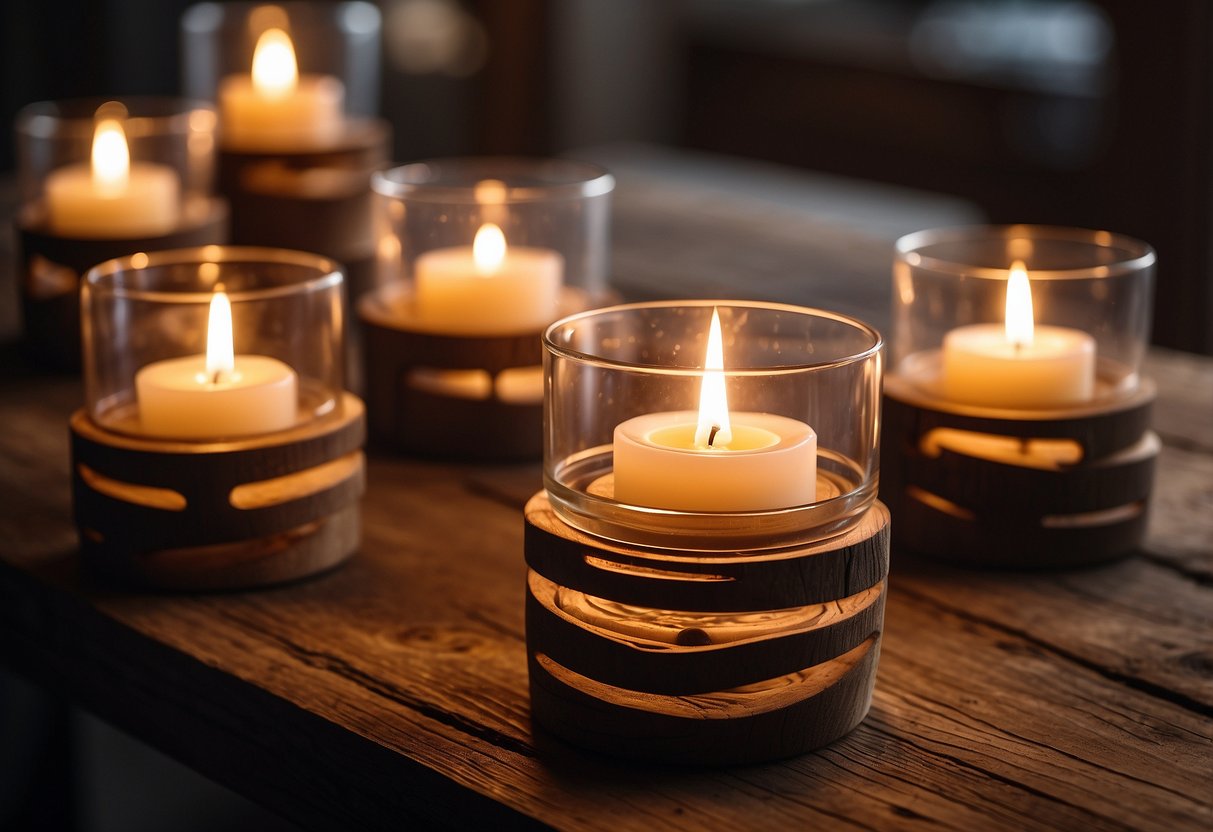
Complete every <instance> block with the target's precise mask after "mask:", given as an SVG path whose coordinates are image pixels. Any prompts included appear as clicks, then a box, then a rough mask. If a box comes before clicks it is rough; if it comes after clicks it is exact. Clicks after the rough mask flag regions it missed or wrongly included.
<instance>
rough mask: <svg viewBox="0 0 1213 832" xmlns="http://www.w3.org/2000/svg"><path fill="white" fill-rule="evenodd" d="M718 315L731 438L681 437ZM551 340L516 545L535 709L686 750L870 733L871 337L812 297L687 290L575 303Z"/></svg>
mask: <svg viewBox="0 0 1213 832" xmlns="http://www.w3.org/2000/svg"><path fill="white" fill-rule="evenodd" d="M713 308H716V309H717V310H718V312H719V319H720V323H721V331H722V333H723V335H722V344H723V353H724V358H723V363H724V366H725V368H726V369H725V370H723V371H721V372H720V373H719V375H717V376H715V378H716V381H717V382H718V383H719V386H720V387H722V388H723V389H725V390H726V391H727V400H728V408H727V409H728V413H729V418H730V426H729V428H728V430H729V432H730V437H729V439H728V442H729V445H728V450H720V449H715V446H712V448H709V449H703V448H700V447H699V446H698V445H694V444H692V443H691V441H690V439H689V434H688V435H687V436H683V435H682V433H681V431H683V430H684V429H685V430H694V429H695V428H694V426H693V425H692V426H690V427H688V426H686V425H684V424H682V423H683V422H685V421H686V420H687V419H688V418H689V419H691V420H692V421H694V420H696V419H697V418H698V413H697V412H695V410H694V409H695V407H696V403H697V402H699V401H700V400H701V399H700V394H701V391H703V390H704V389H705V388H706V387H707V386H708V384H709V375H710V373H709V371H706V370H704V369H701V368H702V367H703V366H704V355H705V346H706V343H705V341H706V340H707V339H708V332H709V319H710V318H711V317H712V313H713ZM544 348H545V351H546V356H545V357H546V365H545V368H546V373H547V377H548V391H547V397H546V405H545V408H546V418H545V423H544V424H545V436H546V446H545V451H544V486H545V489H544V491H542V492H540V493H539V494H538V495H536V496H535V497H533V498H532V499H531V501H530V503H529V504H528V505H527V508H526V538H525V547H526V560H527V565H528V567H529V571H528V574H527V601H526V603H527V612H526V616H527V623H526V638H527V654H528V664H529V671H530V690H531V713H532V716H533V717H534V719H535V721H536V723H537V724H539V725H541V726H543V727H544V728H546V729H547V730H549V731H551V732H553V733H555V734H557V735H559V736H561V737H563V738H564V739H566V740H568V741H570V742H572V743H574V744H577V745H582V746H585V747H588V748H591V749H595V750H598V751H602V752H605V753H608V754H612V755H617V756H626V757H636V758H641V759H645V760H655V761H663V762H673V763H690V764H696V765H701V764H711V765H716V764H732V763H746V762H756V761H760V760H768V759H775V758H781V757H787V756H791V755H795V754H800V753H803V752H806V751H809V750H812V749H814V748H817V747H819V746H822V745H825V744H827V743H830V742H832V741H834V740H835V739H838V738H839V737H841V736H843V735H844V734H846V733H847V732H849V731H850V730H851V729H853V728H854V727H855V726H856V725H858V724H859V722H860V721H862V719H863V718H864V716H865V715H866V714H867V711H868V708H869V706H870V703H871V695H872V686H873V683H874V680H875V673H876V663H877V658H878V655H879V651H880V637H881V630H882V627H883V616H884V599H885V591H886V580H885V578H886V575H887V574H888V552H889V539H888V527H889V515H888V512H887V510H886V509H885V508H884V506H883V505H882V504H880V503H879V502H877V500H876V483H877V475H878V457H877V441H878V431H879V415H878V414H879V391H880V378H881V371H880V366H881V348H882V345H881V340H880V335H879V334H878V333H877V332H876V331H875V330H873V329H871V328H870V327H868V326H866V325H864V324H862V323H860V322H858V321H855V320H852V319H850V318H846V317H844V316H841V315H835V314H832V313H829V312H822V311H819V310H813V309H803V308H798V307H792V306H783V305H778V304H770V303H751V302H744V303H742V302H735V301H719V302H715V303H713V302H712V301H702V302H701V301H678V302H657V303H646V304H634V305H628V306H617V307H612V308H607V309H600V310H596V311H592V312H586V313H582V314H579V315H574V316H572V317H570V318H566V319H564V320H562V321H559V322H557V323H555V324H553V325H552V326H551V327H550V328H549V329H548V330H547V332H546V334H545V335H544ZM705 398H706V394H705ZM687 411H691V412H690V413H688V412H687ZM702 412H707V411H706V409H704V410H703V411H702ZM810 426H811V427H810ZM713 427H717V425H715V424H713ZM721 435H722V434H721V432H720V431H709V436H710V437H711V441H712V442H716V441H719V439H720V436H721ZM806 454H807V456H806ZM721 466H723V467H721ZM654 483H656V486H655V487H654ZM806 489H807V490H806Z"/></svg>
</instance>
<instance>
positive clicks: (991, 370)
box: [941, 261, 1095, 408]
mask: <svg viewBox="0 0 1213 832" xmlns="http://www.w3.org/2000/svg"><path fill="white" fill-rule="evenodd" d="M941 393H942V395H943V396H944V397H945V398H947V399H949V400H951V401H955V402H960V403H963V404H973V405H980V406H984V407H1007V408H1048V407H1067V406H1070V405H1075V404H1081V403H1082V402H1086V401H1090V400H1091V398H1093V396H1094V394H1095V339H1094V338H1092V337H1091V336H1090V335H1088V334H1087V333H1085V332H1082V331H1081V330H1077V329H1072V328H1069V327H1060V326H1039V327H1038V326H1035V320H1034V315H1033V310H1032V289H1031V284H1030V283H1029V281H1028V275H1027V271H1026V270H1025V269H1024V266H1023V263H1021V262H1019V261H1016V262H1015V263H1014V264H1013V265H1012V267H1011V272H1010V276H1009V279H1008V281H1007V297H1006V317H1005V322H1004V323H1003V324H974V325H972V326H962V327H957V328H956V329H953V330H952V331H951V332H949V333H948V334H947V335H945V336H944V340H943V368H942V377H941Z"/></svg>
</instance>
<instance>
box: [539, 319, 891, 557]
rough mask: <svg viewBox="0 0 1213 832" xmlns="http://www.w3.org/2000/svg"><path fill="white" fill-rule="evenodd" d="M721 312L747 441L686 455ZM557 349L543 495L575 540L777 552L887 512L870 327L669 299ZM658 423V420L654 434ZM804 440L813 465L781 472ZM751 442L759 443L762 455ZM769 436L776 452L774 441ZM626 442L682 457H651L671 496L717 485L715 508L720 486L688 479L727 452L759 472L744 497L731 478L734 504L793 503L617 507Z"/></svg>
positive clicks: (730, 378) (562, 335)
mask: <svg viewBox="0 0 1213 832" xmlns="http://www.w3.org/2000/svg"><path fill="white" fill-rule="evenodd" d="M713 309H716V310H717V311H718V313H719V319H720V325H721V333H722V349H723V359H722V360H723V367H724V369H723V371H721V372H720V374H719V375H718V376H717V378H722V379H723V387H724V388H725V390H726V391H727V406H728V411H729V414H730V419H731V428H732V430H733V433H734V436H735V437H738V438H735V439H734V442H741V444H740V445H738V446H737V448H735V449H734V448H732V447H731V448H730V450H725V451H720V450H709V449H705V448H703V447H698V446H697V447H694V448H688V447H683V446H685V445H686V444H687V442H688V441H689V439H688V437H686V436H682V437H676V436H674V435H672V434H669V435H666V434H662V433H661V431H663V430H665V429H666V428H667V427H673V426H674V425H675V423H677V424H679V425H684V426H685V424H686V423H687V422H693V421H696V419H697V417H698V412H699V403H700V394H701V389H702V387H703V385H704V383H705V370H704V366H705V360H706V349H707V342H708V335H709V326H710V322H711V319H712V313H713ZM544 348H545V356H544V359H545V372H546V378H547V390H546V396H545V413H544V434H545V448H544V486H545V488H546V490H547V493H548V496H549V498H550V499H551V502H552V505H553V508H554V509H555V511H556V512H557V514H558V515H559V516H560V517H561V518H562V519H563V520H565V522H567V523H569V524H570V525H572V526H574V527H576V528H579V529H582V530H583V531H586V532H589V533H590V534H593V535H596V536H598V537H602V538H607V539H610V540H616V541H620V542H624V543H628V544H633V545H641V546H650V547H658V548H670V549H682V550H702V551H734V552H735V551H739V550H764V549H777V548H783V547H790V546H800V545H804V544H807V543H811V542H814V541H818V540H823V539H825V538H828V537H831V536H834V535H837V534H840V533H841V532H843V531H845V530H847V529H849V528H851V527H852V526H853V525H854V524H855V523H856V522H857V521H858V519H859V518H860V517H861V516H862V515H863V514H864V512H865V511H867V509H868V508H869V507H870V506H871V505H872V502H873V501H874V500H875V499H876V489H877V480H878V470H879V459H878V453H877V447H878V442H879V424H880V419H879V412H880V388H881V360H882V348H883V345H882V341H881V336H880V334H879V333H878V332H876V331H875V330H874V329H872V328H871V327H870V326H868V325H866V324H864V323H862V322H861V321H858V320H855V319H852V318H848V317H846V316H843V315H838V314H834V313H831V312H825V311H821V310H816V309H806V308H802V307H796V306H787V305H782V304H773V303H758V302H749V301H728V300H722V301H710V300H708V301H663V302H652V303H640V304H630V305H624V306H615V307H609V308H605V309H598V310H594V311H590V312H584V313H581V314H578V315H573V316H571V317H568V318H565V319H563V320H561V321H558V322H556V323H555V324H553V325H552V326H551V327H550V328H549V329H548V330H547V332H546V333H545V334H544ZM653 414H657V416H656V421H645V420H646V419H650V417H651V416H652V415H653ZM638 419H639V421H633V420H638ZM667 422H668V423H669V424H668V425H667V424H666V423H667ZM624 423H628V426H627V427H621V426H623V425H624ZM806 427H811V430H812V432H814V433H815V441H816V449H815V459H814V458H813V455H810V456H809V457H808V458H807V459H808V462H807V464H806V460H805V458H804V457H796V461H795V462H794V463H793V464H792V465H793V467H792V468H790V469H789V468H787V467H786V466H784V465H783V463H776V462H774V461H773V460H774V459H775V457H776V454H775V451H776V450H778V451H779V452H780V453H781V454H782V453H783V448H785V446H787V447H791V445H792V438H793V437H794V436H796V435H798V433H800V432H803V430H804V429H805V428H806ZM633 428H635V430H633ZM749 428H753V429H755V434H754V435H755V436H757V437H758V438H757V439H755V440H754V441H752V442H750V441H749V440H746V438H745V437H746V434H745V431H746V430H747V429H749ZM677 429H678V430H683V429H684V428H683V427H679V428H677ZM764 430H765V431H767V432H769V433H771V434H774V437H775V438H771V437H766V438H763V434H762V432H763V431H764ZM621 432H626V433H621ZM777 440H778V441H777ZM621 441H626V442H627V443H628V444H629V448H630V447H631V446H632V445H638V446H644V445H646V444H647V445H653V444H655V445H659V446H660V445H663V444H666V445H671V446H679V447H678V449H677V450H668V449H667V450H661V451H660V452H659V453H658V454H656V455H653V454H652V453H649V451H648V450H646V451H645V452H646V453H649V457H648V459H647V461H645V462H644V463H643V464H644V465H649V466H651V467H650V468H649V473H650V474H651V475H652V477H658V476H659V477H661V478H664V479H666V480H668V481H669V490H670V491H671V492H682V491H689V490H691V489H692V488H699V489H700V490H702V483H703V482H707V483H709V484H708V485H707V488H708V490H709V495H708V498H707V499H708V501H709V502H710V501H711V500H712V498H713V497H714V496H715V495H713V494H712V493H711V489H712V488H713V487H714V486H713V485H712V484H711V482H712V479H711V478H712V476H716V474H712V475H711V476H709V477H708V478H707V479H702V480H701V478H700V477H699V476H698V475H697V474H695V473H693V471H694V470H696V469H692V468H686V469H685V470H686V475H685V476H682V472H683V468H684V466H686V465H688V464H690V465H699V464H700V462H701V460H700V459H699V458H702V457H711V456H712V455H713V454H720V455H721V456H720V458H721V459H723V458H725V457H726V456H728V455H730V454H731V455H732V458H734V459H738V460H740V459H741V457H743V456H747V455H748V456H750V457H751V460H750V461H749V462H744V461H743V462H742V464H743V465H752V466H753V467H749V468H744V469H738V470H739V472H740V477H739V478H738V479H737V480H735V481H734V482H732V483H730V482H729V478H728V477H727V476H726V477H725V478H724V479H723V480H722V486H721V489H722V491H723V490H725V489H728V488H733V487H736V488H737V489H738V490H739V491H740V492H741V493H743V494H744V493H746V492H757V491H763V492H764V493H767V494H769V495H770V497H769V500H770V501H771V502H772V503H779V502H783V503H784V504H783V505H778V506H774V507H771V508H765V507H754V506H750V507H748V508H746V509H744V510H732V509H724V510H717V509H702V508H691V509H686V508H667V507H663V506H662V505H657V504H656V503H660V502H662V500H663V498H662V496H661V495H657V496H651V495H645V498H644V504H638V503H635V502H625V501H622V500H620V499H617V498H616V493H615V492H616V486H615V483H616V481H617V480H618V478H619V475H620V473H621V471H619V470H617V463H618V462H621V461H622V460H623V457H621V456H620V454H619V453H618V452H617V448H618V447H619V446H618V445H617V444H616V443H618V442H621ZM747 443H748V444H747ZM772 443H774V444H772ZM751 446H752V447H751ZM789 453H791V452H790V451H789ZM692 458H694V459H692ZM707 462H708V464H715V463H714V462H713V460H711V459H708V460H707ZM629 464H631V465H635V463H634V462H631V463H629ZM732 464H736V463H732ZM814 465H815V475H814V472H813V470H812V468H813V466H814ZM781 466H783V467H781ZM698 470H706V469H698ZM715 470H716V471H717V472H719V471H720V470H721V469H715ZM652 477H650V479H651V478H652ZM805 478H808V480H809V482H810V483H812V484H814V485H815V488H814V487H813V485H810V491H809V492H808V495H807V496H806V495H805V492H803V490H800V489H802V487H803V485H804V482H803V480H804V479H805ZM785 485H786V486H787V487H786V488H785V487H784V486H785ZM680 499H681V498H680ZM730 499H731V498H730ZM745 499H749V497H746V498H745ZM755 499H758V500H759V502H761V501H762V500H764V499H768V498H767V497H758V498H755ZM726 502H727V501H726Z"/></svg>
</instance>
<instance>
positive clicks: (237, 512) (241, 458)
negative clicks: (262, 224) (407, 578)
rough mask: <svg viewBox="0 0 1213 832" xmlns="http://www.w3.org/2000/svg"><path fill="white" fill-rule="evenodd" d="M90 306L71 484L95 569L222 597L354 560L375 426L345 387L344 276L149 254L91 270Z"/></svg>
mask: <svg viewBox="0 0 1213 832" xmlns="http://www.w3.org/2000/svg"><path fill="white" fill-rule="evenodd" d="M81 295H82V300H81V304H82V324H83V341H84V358H85V361H84V387H85V405H84V407H83V408H81V409H80V410H78V411H77V412H76V413H75V414H74V415H73V417H72V420H71V429H72V483H73V498H74V504H75V517H76V523H77V526H78V528H79V531H80V541H81V552H82V555H83V556H84V558H85V560H86V563H88V565H90V566H91V567H93V568H95V569H96V570H97V571H99V572H101V573H104V574H109V575H113V576H116V577H119V578H122V579H127V580H132V581H135V582H138V583H144V584H149V585H153V586H158V587H168V588H190V589H209V588H231V587H238V586H253V585H261V584H268V583H276V582H279V581H285V580H292V579H295V578H299V577H303V576H305V575H310V574H314V573H316V572H319V571H323V570H325V569H328V568H331V567H333V566H335V565H337V564H338V563H341V562H342V561H344V560H345V559H346V558H348V557H349V556H350V555H351V554H352V553H353V551H354V550H355V548H356V547H357V545H358V540H359V515H358V505H357V501H358V497H359V495H360V494H361V492H362V488H363V481H364V473H363V467H364V466H363V460H362V453H361V447H362V443H363V437H364V433H365V429H364V420H363V408H362V403H361V401H360V400H359V399H358V398H357V397H356V396H353V395H351V394H349V393H347V392H345V390H344V389H343V384H342V367H343V360H342V350H343V322H344V319H345V316H344V310H343V297H342V273H341V270H340V267H338V266H337V265H336V264H335V263H333V262H332V261H330V260H328V259H326V258H323V257H319V256H316V255H312V254H305V253H302V252H294V251H286V250H279V249H256V248H239V247H226V246H205V247H202V248H194V249H177V250H172V251H164V252H152V253H139V254H135V255H131V256H129V257H125V258H121V259H116V260H110V261H108V262H106V263H102V264H100V265H99V266H97V267H96V268H94V269H92V270H91V271H89V273H88V274H87V276H86V278H85V281H84V285H83V287H82V292H81Z"/></svg>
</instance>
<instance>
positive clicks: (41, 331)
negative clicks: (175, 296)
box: [16, 97, 227, 370]
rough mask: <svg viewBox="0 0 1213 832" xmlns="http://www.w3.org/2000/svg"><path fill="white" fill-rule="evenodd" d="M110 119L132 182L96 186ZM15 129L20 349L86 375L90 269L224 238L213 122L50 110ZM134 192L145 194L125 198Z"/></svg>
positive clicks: (150, 104) (190, 108)
mask: <svg viewBox="0 0 1213 832" xmlns="http://www.w3.org/2000/svg"><path fill="white" fill-rule="evenodd" d="M99 113H100V117H99ZM106 118H108V119H112V120H114V121H116V122H117V123H118V124H119V125H120V126H121V130H122V134H123V135H124V137H125V142H126V147H127V149H128V150H127V152H128V154H129V160H130V169H129V172H128V179H127V182H126V184H125V185H123V184H120V183H115V182H113V181H112V179H113V177H111V179H110V180H107V181H103V182H100V183H98V184H97V185H95V184H94V175H93V173H92V169H91V164H92V163H91V157H92V151H93V144H94V139H95V137H96V134H97V128H98V126H99V124H100V122H101V120H103V119H106ZM16 132H17V157H18V166H17V174H18V175H17V180H18V190H19V195H20V200H21V204H20V206H19V208H18V211H17V217H16V230H17V251H18V263H19V271H18V275H19V277H18V280H17V285H18V291H19V294H20V306H21V313H22V319H23V331H24V339H25V345H26V347H27V349H28V351H29V354H30V356H31V358H32V359H33V360H35V361H36V362H38V363H39V364H42V365H44V366H48V367H52V368H56V369H61V370H79V369H80V281H81V278H82V277H83V275H84V273H85V272H86V271H87V270H88V269H89V268H91V267H93V266H95V265H97V264H98V263H100V262H102V261H104V260H110V259H112V258H114V257H119V256H121V255H124V254H132V253H134V252H137V251H157V250H161V249H168V248H178V247H181V246H198V245H206V244H210V243H223V242H225V241H226V239H227V206H226V204H225V203H224V202H223V201H222V200H219V199H215V198H213V197H212V196H211V195H210V193H211V191H210V189H211V181H212V179H213V174H214V139H215V136H214V134H215V113H214V111H212V110H210V109H208V108H207V107H206V106H204V105H203V104H201V103H199V102H193V101H186V100H183V99H173V98H154V97H144V98H125V99H122V100H121V101H110V100H108V99H78V100H71V101H55V102H51V101H43V102H38V103H36V104H30V105H28V106H26V107H25V108H23V109H22V110H21V111H20V112H19V113H18V114H17V129H16ZM117 175H118V177H121V174H120V173H119V174H117ZM149 183H150V184H149ZM127 188H130V189H134V190H139V189H140V188H142V189H143V190H142V191H141V192H139V193H137V194H136V196H135V197H132V198H130V199H127V198H125V196H124V194H123V191H124V189H127Z"/></svg>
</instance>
